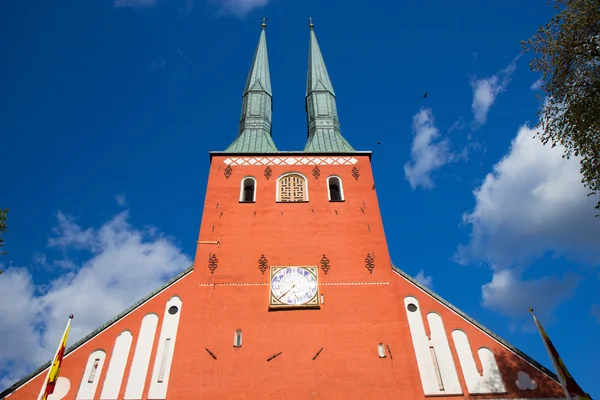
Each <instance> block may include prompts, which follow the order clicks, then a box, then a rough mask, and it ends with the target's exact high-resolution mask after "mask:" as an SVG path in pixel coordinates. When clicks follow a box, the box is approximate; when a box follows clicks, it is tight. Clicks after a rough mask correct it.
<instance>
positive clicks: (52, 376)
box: [41, 314, 73, 400]
mask: <svg viewBox="0 0 600 400" xmlns="http://www.w3.org/2000/svg"><path fill="white" fill-rule="evenodd" d="M72 319H73V314H71V315H69V322H67V327H66V328H65V333H64V334H63V337H62V340H61V341H60V344H59V345H58V350H56V355H55V356H54V360H52V364H51V365H50V369H49V370H48V375H47V376H46V381H45V382H44V387H43V388H42V397H41V400H47V399H48V396H50V395H51V394H52V393H53V392H54V387H55V386H56V381H57V380H58V372H59V370H60V366H61V365H62V361H63V357H64V356H65V350H66V348H67V337H68V336H69V327H70V325H71V320H72Z"/></svg>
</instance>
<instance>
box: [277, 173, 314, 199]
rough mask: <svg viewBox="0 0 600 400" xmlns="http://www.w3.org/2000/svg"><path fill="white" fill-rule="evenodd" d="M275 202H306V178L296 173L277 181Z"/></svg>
mask: <svg viewBox="0 0 600 400" xmlns="http://www.w3.org/2000/svg"><path fill="white" fill-rule="evenodd" d="M277 190H278V193H277V201H290V202H291V201H308V190H307V187H306V178H304V176H302V175H300V174H298V173H291V174H286V175H283V176H282V177H281V178H279V180H278V181H277Z"/></svg>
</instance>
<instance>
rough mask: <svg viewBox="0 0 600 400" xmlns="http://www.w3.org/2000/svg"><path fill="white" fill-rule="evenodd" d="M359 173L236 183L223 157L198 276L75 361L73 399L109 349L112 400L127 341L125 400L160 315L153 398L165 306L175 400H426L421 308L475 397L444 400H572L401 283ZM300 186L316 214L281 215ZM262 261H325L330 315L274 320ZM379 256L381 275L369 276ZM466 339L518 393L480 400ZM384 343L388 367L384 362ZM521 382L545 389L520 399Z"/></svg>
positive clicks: (235, 169)
mask: <svg viewBox="0 0 600 400" xmlns="http://www.w3.org/2000/svg"><path fill="white" fill-rule="evenodd" d="M290 157H294V158H295V159H298V158H301V157H303V156H302V155H294V156H290ZM254 158H256V159H260V157H254ZM354 159H355V162H354V163H347V165H327V163H321V164H320V165H318V170H319V171H318V174H315V165H303V164H302V162H296V161H293V162H292V163H294V165H287V164H286V165H274V164H270V165H264V164H260V163H258V165H232V166H231V169H230V170H229V169H227V167H228V165H227V163H226V162H225V161H226V160H228V162H229V161H230V159H229V158H228V157H227V156H225V155H221V154H219V155H214V156H213V157H212V159H211V167H210V173H209V177H208V187H207V191H206V199H205V202H204V211H203V217H202V223H201V226H200V235H199V238H198V241H199V242H200V244H198V246H197V250H196V257H195V261H194V269H193V271H192V272H191V273H189V274H188V275H186V276H185V277H183V278H182V279H181V280H179V281H177V282H176V283H175V284H173V285H171V286H169V287H168V288H167V289H166V290H164V291H163V292H161V293H159V294H158V295H156V296H155V297H153V298H152V299H150V300H149V301H148V302H147V303H145V304H143V305H142V306H140V307H139V308H137V309H135V310H134V311H133V312H132V313H130V314H129V315H127V316H125V317H124V318H122V319H120V320H119V321H118V322H116V323H115V324H113V325H112V326H109V327H108V328H107V329H105V330H104V331H102V332H100V333H99V334H98V335H97V336H95V337H94V338H92V339H91V340H90V341H89V342H87V343H85V344H84V345H82V346H81V347H79V348H77V349H76V350H75V351H73V352H72V353H71V354H69V355H68V356H67V358H66V359H65V362H64V366H63V368H62V370H61V376H62V377H66V378H68V379H69V381H70V385H71V388H70V390H69V391H68V394H67V395H66V396H65V397H64V399H68V400H73V399H76V396H77V392H78V389H79V384H80V382H81V381H82V374H83V371H84V368H85V365H86V363H87V361H88V356H89V355H90V353H91V352H93V351H94V350H97V349H103V350H104V351H106V362H105V363H104V367H103V369H102V371H100V373H99V376H98V379H99V383H98V388H97V390H96V395H95V397H94V398H95V399H99V398H100V393H101V390H102V386H103V383H104V379H105V375H106V371H107V368H108V361H109V359H110V357H111V351H112V349H113V345H114V342H115V338H116V337H117V336H118V335H119V334H120V333H121V332H122V331H123V330H126V329H128V330H130V331H131V333H132V334H133V343H132V346H131V351H130V352H129V358H128V367H127V368H126V371H125V375H124V379H123V383H122V385H121V392H120V396H119V399H122V398H123V396H124V393H125V386H126V383H127V379H128V370H129V365H130V364H131V360H132V357H133V353H134V349H135V346H136V338H137V337H138V331H139V327H140V322H141V320H142V318H143V317H144V316H145V315H146V314H147V313H151V312H153V313H156V314H157V315H158V316H159V325H158V329H157V333H156V338H155V341H154V347H153V352H152V356H151V358H150V365H149V366H148V371H149V372H148V375H147V378H146V386H145V389H144V397H143V398H144V399H146V398H148V397H147V394H148V388H149V385H150V380H151V371H152V367H153V364H154V358H155V354H156V351H157V346H158V344H157V342H158V337H159V332H160V329H161V322H162V319H163V314H164V308H165V303H166V302H167V301H168V300H169V299H170V298H171V297H172V296H174V295H177V296H179V297H180V298H181V300H182V307H181V318H180V322H179V327H178V333H177V340H176V344H175V349H174V353H173V362H172V367H171V370H170V379H169V383H168V392H167V398H168V399H173V400H188V399H189V400H192V399H193V400H196V399H282V398H284V399H312V400H314V399H328V400H329V399H357V400H358V399H360V400H364V399H423V398H425V396H424V394H423V387H422V384H421V377H420V374H419V369H418V367H417V362H416V359H415V350H414V348H413V342H412V339H411V332H410V330H409V325H408V321H407V314H406V310H405V307H404V298H405V297H406V296H413V297H415V298H417V299H418V301H419V304H420V308H421V312H422V313H423V317H425V315H426V314H427V313H429V312H436V313H438V314H439V315H440V316H441V317H442V320H443V322H444V326H445V329H446V333H447V335H448V340H449V342H450V349H451V351H452V358H453V361H454V365H455V366H456V370H457V372H458V376H459V379H460V384H461V387H462V391H463V395H460V396H435V397H436V398H439V399H457V398H459V399H460V398H478V399H479V398H490V399H501V398H502V399H504V398H554V397H556V398H562V397H564V395H563V394H562V390H561V388H560V386H559V385H558V383H556V381H554V380H553V379H551V378H550V377H548V376H547V375H546V374H545V373H544V372H542V371H541V370H540V369H538V368H537V367H535V366H533V365H532V364H531V363H529V362H528V361H526V360H525V359H524V358H522V357H521V356H519V355H517V354H516V353H515V352H514V351H512V350H511V349H509V348H508V347H506V346H505V345H503V344H501V343H500V342H498V341H497V340H496V339H494V338H493V337H491V336H490V335H488V334H487V333H485V332H484V331H482V330H481V329H480V328H479V327H477V326H475V325H473V324H472V323H470V322H469V321H468V320H466V319H465V318H464V317H463V316H461V315H459V314H457V313H456V312H454V311H453V310H451V309H450V308H449V307H448V306H446V305H444V304H442V303H441V302H440V301H438V300H437V299H436V298H434V297H432V296H431V295H429V294H428V293H426V292H425V291H424V290H423V289H421V288H420V287H418V286H417V285H416V284H415V283H413V282H412V281H410V280H408V279H407V278H405V277H403V276H402V275H400V274H399V273H397V272H395V271H394V270H393V269H392V264H391V260H390V255H389V252H388V247H387V243H386V239H385V234H384V230H383V223H382V220H381V214H380V210H379V204H378V200H377V191H376V189H375V185H374V180H373V174H372V170H371V164H370V159H369V156H368V155H356V156H354ZM267 164H268V163H267ZM267 167H268V168H269V170H270V174H269V173H268V172H267V174H266V175H268V176H269V179H267V177H266V176H265V170H266V169H267ZM353 171H354V172H353ZM289 172H296V173H300V174H302V175H303V176H305V177H306V180H307V188H308V201H306V202H298V203H289V202H288V203H282V202H277V201H276V198H277V197H276V196H277V179H278V178H279V177H280V176H281V175H282V174H285V173H289ZM330 175H336V176H338V177H340V178H341V181H342V186H343V194H344V201H343V202H330V201H329V199H328V188H327V183H326V179H327V177H328V176H330ZM248 176H251V177H254V178H255V179H256V201H255V202H253V203H240V201H239V200H240V189H241V181H242V179H243V178H244V177H248ZM216 241H218V242H219V244H212V243H204V242H216ZM407 251H410V249H407ZM213 255H214V258H216V261H215V260H214V258H213V260H212V262H213V267H214V266H216V268H215V269H214V272H213V273H211V270H210V269H209V258H210V257H211V256H213ZM262 255H264V257H265V258H266V260H267V265H268V266H287V265H294V266H319V267H320V266H321V259H322V258H323V256H324V255H325V256H326V257H327V259H328V260H329V261H330V264H329V266H330V269H329V270H328V273H327V274H325V273H324V271H323V270H322V269H321V268H319V277H318V278H319V284H320V286H319V291H320V293H321V294H322V295H323V303H322V304H321V305H320V309H318V310H284V311H269V308H268V301H269V290H270V289H269V270H268V269H267V270H266V272H265V273H264V274H263V273H262V272H261V270H260V269H259V259H260V258H261V256H262ZM368 255H370V256H371V257H373V262H372V264H373V265H374V268H373V270H372V273H370V271H369V270H368V269H367V268H366V262H365V258H366V257H367V256H368ZM424 323H425V329H426V331H427V333H428V334H429V331H428V329H429V328H428V324H427V320H425V321H424ZM236 329H241V330H242V335H243V344H242V346H241V347H234V346H233V340H234V332H235V330H236ZM454 329H460V330H462V331H464V332H465V333H466V334H467V336H468V338H469V342H470V345H471V347H472V352H473V354H474V355H475V357H474V358H475V362H476V364H477V367H478V370H479V372H480V373H481V372H482V366H481V363H480V361H479V358H478V357H477V349H479V348H480V347H486V348H488V349H490V350H491V351H492V352H493V353H494V355H495V357H496V361H497V364H498V368H499V370H500V373H501V376H502V381H503V383H504V385H505V387H506V393H494V394H487V395H477V394H469V391H468V389H467V386H466V383H465V380H464V377H463V373H462V370H461V364H460V362H459V360H458V355H457V353H456V349H455V347H454V345H453V342H452V338H451V336H450V333H451V332H452V331H453V330H454ZM379 343H382V344H384V347H385V352H386V357H385V358H381V357H379V355H378V344H379ZM206 349H209V350H210V352H212V354H214V356H215V357H216V359H214V358H213V357H212V356H211V355H210V354H209V353H208V352H207V351H206ZM320 349H322V350H321V352H320V353H319V354H318V356H317V357H316V358H314V357H315V355H317V353H318V352H319V350H320ZM278 353H280V354H279V355H278V356H277V357H275V358H273V359H271V360H270V361H267V359H268V358H269V357H271V356H273V355H275V354H278ZM519 371H524V372H526V373H527V374H528V375H529V377H531V378H532V379H533V380H534V381H535V382H536V384H537V388H536V389H534V390H521V389H519V388H518V387H517V386H516V383H515V381H516V379H517V373H518V372H519ZM44 377H45V372H44V373H42V375H40V376H38V377H37V378H35V379H33V380H30V381H28V382H26V383H25V384H24V385H23V386H22V387H20V388H19V389H18V390H16V391H15V392H14V393H13V394H12V395H10V397H9V398H10V399H11V400H13V399H14V400H20V399H24V400H25V399H27V400H31V399H34V398H36V396H37V395H38V393H39V390H40V388H41V386H42V383H43V378H44Z"/></svg>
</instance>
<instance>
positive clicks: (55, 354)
mask: <svg viewBox="0 0 600 400" xmlns="http://www.w3.org/2000/svg"><path fill="white" fill-rule="evenodd" d="M72 319H73V314H71V315H69V322H67V326H66V328H65V331H64V332H63V334H62V336H61V337H60V343H59V344H58V347H57V348H56V353H54V357H53V358H52V360H51V361H50V365H49V366H48V372H47V373H46V378H45V379H44V384H43V385H42V390H40V394H39V395H38V397H37V398H38V400H40V399H41V398H42V396H43V395H44V391H45V390H46V384H47V383H48V377H49V376H50V371H51V370H52V363H54V360H56V357H57V356H58V352H59V351H60V348H61V347H62V340H63V338H64V337H65V333H67V331H68V329H69V326H70V325H71V320H72Z"/></svg>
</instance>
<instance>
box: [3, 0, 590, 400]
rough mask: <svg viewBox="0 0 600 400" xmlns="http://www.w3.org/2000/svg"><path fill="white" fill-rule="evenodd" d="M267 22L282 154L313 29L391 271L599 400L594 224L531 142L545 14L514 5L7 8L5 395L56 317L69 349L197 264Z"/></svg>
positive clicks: (299, 132)
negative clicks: (363, 164) (556, 368)
mask: <svg viewBox="0 0 600 400" xmlns="http://www.w3.org/2000/svg"><path fill="white" fill-rule="evenodd" d="M265 15H266V16H267V17H268V18H269V26H268V30H267V40H268V49H269V58H270V68H271V78H272V86H273V95H274V99H273V101H274V117H273V137H274V140H275V143H276V145H277V147H278V148H279V149H282V150H300V149H302V148H303V145H304V142H305V139H306V116H305V111H304V91H305V79H306V67H307V55H308V28H307V18H308V17H314V18H315V25H316V27H315V31H316V33H317V36H318V38H319V43H320V47H321V50H322V52H323V55H324V57H325V61H326V63H327V67H328V70H329V74H330V76H331V79H332V82H333V85H334V87H335V91H336V95H337V102H338V110H339V114H340V120H341V126H342V133H343V134H344V136H345V137H346V138H347V139H348V140H349V142H350V143H351V144H352V145H353V146H354V147H355V148H356V149H358V150H373V158H372V162H373V168H374V170H375V179H376V183H377V191H378V195H379V201H380V206H381V210H382V214H383V218H384V225H385V230H386V235H387V239H388V244H389V246H390V252H391V255H392V259H393V261H394V263H395V264H396V265H398V266H399V267H400V268H402V269H403V270H405V271H407V272H408V273H410V274H412V275H414V276H418V277H419V279H421V280H422V281H423V282H426V283H427V284H428V285H430V286H432V287H433V289H434V290H435V291H436V292H438V293H439V294H440V295H441V296H442V297H444V298H446V299H447V300H448V301H450V302H451V303H453V304H455V305H456V306H457V307H459V308H460V309H462V310H463V311H465V312H467V313H468V314H469V315H471V316H472V317H473V318H475V319H477V320H478V321H480V322H481V323H483V324H484V325H485V326H487V327H488V328H490V329H492V330H493V331H495V332H496V333H498V334H499V335H500V336H502V337H504V338H505V339H507V340H508V341H509V342H511V343H512V344H514V345H515V346H517V347H519V348H520V349H522V350H524V351H525V352H526V353H528V354H529V355H531V356H533V357H534V358H536V359H537V360H538V361H540V362H542V363H543V364H545V365H547V366H550V362H549V359H548V357H547V355H546V353H545V350H544V347H543V345H542V343H541V341H540V339H539V335H538V334H537V332H536V331H535V328H534V325H533V323H532V321H531V318H530V317H529V315H528V313H527V307H528V306H529V305H533V306H534V307H535V308H536V310H537V311H538V316H539V317H540V319H541V322H542V323H543V324H544V325H545V326H546V328H547V331H548V333H549V334H550V336H551V338H552V339H553V340H554V341H555V344H556V346H557V347H558V349H559V351H560V352H561V353H562V355H563V358H564V360H565V363H566V365H567V366H568V367H569V369H570V371H571V373H572V374H573V375H574V376H575V378H576V379H577V380H578V382H579V383H580V385H581V386H582V387H583V388H584V389H585V390H587V391H588V392H589V393H590V394H592V395H595V396H600V392H599V391H598V390H597V389H596V385H595V382H593V379H594V377H595V376H596V373H595V372H594V371H595V370H597V369H598V368H600V362H599V361H598V360H599V359H600V346H598V345H597V342H596V340H597V338H598V337H600V295H598V293H599V289H600V275H599V269H598V265H599V262H600V250H599V249H600V245H599V244H598V237H600V219H594V218H593V214H594V210H593V205H594V199H592V198H587V197H586V196H585V195H586V191H585V190H584V189H583V188H582V187H581V185H580V183H579V180H580V177H579V172H578V164H577V160H569V161H565V160H563V159H561V157H560V149H559V148H556V149H550V148H545V147H543V146H541V145H540V144H539V142H538V141H537V140H534V139H532V136H533V134H534V132H535V131H534V130H532V126H533V124H534V123H535V122H536V121H537V117H536V111H537V109H538V108H539V106H540V104H541V103H540V102H541V101H542V100H540V99H536V93H539V92H538V91H536V90H535V85H534V83H535V82H536V80H537V79H538V78H539V76H536V75H535V74H534V73H532V72H531V71H529V68H528V66H527V64H528V62H529V59H530V56H529V55H528V54H525V55H523V56H520V55H521V47H520V44H519V41H520V40H522V39H526V38H528V37H529V36H531V35H532V34H533V33H534V32H535V31H536V29H537V27H538V26H539V25H540V24H543V23H545V22H546V21H547V20H548V19H549V18H550V16H551V15H552V9H551V8H550V7H549V6H548V5H546V2H541V1H540V2H527V4H526V5H525V4H524V3H523V2H521V1H516V0H506V1H503V2H481V1H476V0H469V1H461V2H459V3H456V2H447V1H433V0H427V1H421V2H396V1H378V0H375V1H369V2H359V1H354V0H350V1H348V0H346V1H341V0H328V1H323V0H321V1H316V0H305V1H283V0H270V1H269V0H117V2H116V3H115V2H114V0H92V1H85V2H82V1H77V0H61V1H40V0H34V1H28V2H3V3H2V4H1V5H0V26H1V27H2V28H0V29H1V35H2V37H3V38H5V40H3V41H1V42H0V53H1V54H2V55H3V62H2V63H1V64H0V76H2V78H3V79H2V81H3V84H2V90H1V91H0V134H1V137H2V150H3V154H2V157H1V158H0V168H1V170H2V172H3V182H2V187H1V189H0V207H10V208H11V211H10V214H9V221H8V222H9V229H10V231H9V233H7V234H6V235H5V238H6V249H7V250H8V251H9V255H8V256H3V257H2V258H1V263H2V268H3V269H4V270H5V272H4V274H3V275H2V276H1V277H0V300H1V301H2V304H4V305H7V304H10V305H11V306H10V307H3V309H2V310H0V319H1V320H2V321H3V324H2V326H0V337H2V343H1V344H0V354H2V356H0V387H6V386H7V385H9V384H10V383H11V382H13V381H15V380H16V379H19V378H21V377H22V376H24V374H26V373H27V372H30V371H31V370H32V369H35V368H36V367H37V366H39V365H40V364H41V363H43V362H45V361H47V360H48V359H49V358H50V357H51V356H52V353H53V352H54V349H55V346H56V343H57V341H58V337H59V336H60V332H61V331H62V329H63V328H64V324H65V323H66V316H67V315H68V314H69V313H71V312H72V311H73V310H72V307H71V308H69V305H72V304H76V306H75V308H76V310H75V311H73V312H74V313H75V314H76V315H77V323H74V324H73V328H72V329H73V330H72V335H71V339H70V342H71V343H74V341H75V340H76V339H78V338H80V337H82V336H83V335H85V334H87V333H89V331H91V330H92V329H94V328H95V327H97V326H98V325H99V324H101V323H103V322H104V321H106V320H108V319H109V318H111V317H112V316H114V315H115V314H116V313H118V312H119V311H120V310H122V309H124V308H125V307H127V306H128V305H130V304H132V303H133V302H135V301H136V300H137V299H138V298H140V297H142V296H144V295H145V294H146V293H148V292H149V291H151V290H152V289H154V288H155V287H156V286H157V285H159V284H160V282H162V281H164V280H165V279H166V278H167V277H169V276H172V275H173V274H175V273H177V272H178V271H180V270H182V269H183V268H186V267H187V266H189V265H190V264H191V258H192V256H193V254H194V248H195V247H194V246H195V240H196V238H197V233H198V228H199V223H200V219H201V211H202V202H203V199H204V190H205V185H206V177H207V173H208V161H209V157H208V150H210V149H212V150H223V149H225V148H226V147H227V145H229V144H230V143H231V141H233V139H234V138H235V135H236V132H237V123H238V119H239V114H240V107H241V94H242V89H243V87H244V83H245V80H246V77H247V74H248V69H249V67H250V62H251V59H252V56H253V53H254V49H255V46H256V42H257V40H258V35H259V32H260V17H262V16H265ZM532 85H533V86H534V88H532ZM425 92H427V93H428V97H427V98H426V99H423V98H422V97H423V94H424V93H425ZM377 142H381V144H379V145H378V144H377ZM141 270H143V271H144V274H140V273H139V271H141ZM86 298H87V299H86ZM100 299H102V300H101V301H102V303H101V304H100V303H99V301H100Z"/></svg>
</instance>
